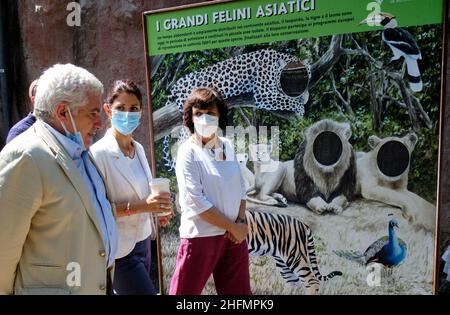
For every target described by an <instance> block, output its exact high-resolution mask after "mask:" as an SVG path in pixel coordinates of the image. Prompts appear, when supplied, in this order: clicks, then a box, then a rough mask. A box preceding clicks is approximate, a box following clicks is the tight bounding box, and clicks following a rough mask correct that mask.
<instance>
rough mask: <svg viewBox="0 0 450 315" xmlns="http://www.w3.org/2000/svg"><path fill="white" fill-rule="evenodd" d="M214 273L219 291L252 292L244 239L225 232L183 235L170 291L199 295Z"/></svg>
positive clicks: (221, 293)
mask: <svg viewBox="0 0 450 315" xmlns="http://www.w3.org/2000/svg"><path fill="white" fill-rule="evenodd" d="M211 273H212V274H213V277H214V284H215V286H216V291H217V294H218V295H251V294H252V292H251V290H250V273H249V259H248V249H247V242H246V241H245V240H244V241H243V242H242V243H241V244H238V245H236V244H234V243H233V242H232V241H230V240H229V239H228V238H227V237H225V236H224V235H219V236H208V237H198V238H191V239H188V238H182V239H181V244H180V248H179V250H178V256H177V263H176V267H175V273H174V275H173V277H172V282H171V284H170V290H169V294H170V295H199V294H201V293H202V291H203V288H204V287H205V284H206V281H208V278H209V276H210V275H211Z"/></svg>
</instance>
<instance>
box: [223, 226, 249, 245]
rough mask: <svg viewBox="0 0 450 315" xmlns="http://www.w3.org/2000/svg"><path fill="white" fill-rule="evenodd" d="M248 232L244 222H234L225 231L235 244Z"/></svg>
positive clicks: (240, 241)
mask: <svg viewBox="0 0 450 315" xmlns="http://www.w3.org/2000/svg"><path fill="white" fill-rule="evenodd" d="M247 234H248V226H247V224H245V223H234V224H233V225H232V228H231V229H230V230H229V231H227V234H226V236H227V237H228V238H229V239H230V240H231V241H232V242H234V243H235V244H241V243H242V242H243V241H244V240H245V239H246V238H247Z"/></svg>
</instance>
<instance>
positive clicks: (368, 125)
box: [143, 0, 443, 294]
mask: <svg viewBox="0 0 450 315" xmlns="http://www.w3.org/2000/svg"><path fill="white" fill-rule="evenodd" d="M442 16H443V1H439V0H384V1H383V0H377V1H369V0H367V1H362V0H339V1H331V0H293V1H281V0H271V1H262V0H252V1H245V0H244V1H214V2H207V3H203V4H199V5H190V6H184V7H179V8H172V9H168V10H159V11H153V12H146V13H144V20H143V21H144V30H145V40H146V54H147V61H148V62H147V69H148V83H149V84H148V91H149V103H150V106H151V110H150V118H151V119H150V121H151V122H152V128H151V129H152V133H151V135H150V136H151V137H152V138H153V140H154V142H153V147H152V150H151V151H152V156H151V158H152V165H153V172H155V173H156V174H157V175H158V176H160V177H168V178H170V179H171V188H172V191H173V192H174V195H177V194H176V192H177V191H178V189H177V180H176V177H175V172H174V167H175V162H176V153H177V148H178V147H179V145H180V144H181V143H183V141H186V139H187V138H188V137H189V136H190V135H189V132H188V131H187V130H186V129H185V128H183V127H182V115H181V111H182V107H183V104H184V101H185V99H186V97H187V96H188V95H189V94H190V93H191V92H192V90H193V89H195V88H198V87H214V88H216V89H217V90H219V91H220V92H221V93H222V95H223V96H224V98H225V100H226V102H227V104H228V106H229V112H228V115H229V116H228V127H227V128H226V130H222V131H221V136H224V137H227V138H228V139H230V140H231V142H232V143H233V144H234V149H235V153H236V157H237V159H238V160H239V162H240V167H241V171H242V174H243V177H244V180H245V184H246V189H247V219H248V220H249V234H248V237H247V240H248V250H249V253H250V255H251V260H250V272H251V287H252V291H253V293H254V294H315V293H320V294H431V293H432V292H433V290H434V289H435V288H434V286H433V285H435V283H434V273H433V272H434V266H435V256H434V253H435V238H436V235H437V234H436V233H437V228H436V218H437V217H438V207H437V200H438V196H437V190H438V189H437V183H438V157H439V143H440V142H439V139H440V119H441V106H442V104H440V102H441V89H442V87H441V74H442V68H441V60H442V53H443V19H442ZM224 189H227V187H224ZM178 197H179V198H182V196H178V195H177V198H178ZM177 211H178V212H179V211H183V209H180V208H178V209H177ZM178 224H179V214H178V215H177V217H176V218H175V219H174V220H173V222H172V225H171V226H170V227H168V228H166V229H164V230H162V231H161V232H162V233H161V242H160V243H161V244H160V245H161V246H160V254H161V257H162V258H161V261H160V262H161V266H162V269H163V270H164V277H162V278H161V281H162V285H163V289H164V293H165V292H167V289H168V286H169V284H170V279H171V276H172V274H173V272H174V268H175V261H176V256H177V251H178V246H179V242H180V238H179V234H178ZM204 293H205V294H214V293H215V289H214V283H213V281H212V279H211V281H209V282H208V283H207V285H206V287H205V290H204Z"/></svg>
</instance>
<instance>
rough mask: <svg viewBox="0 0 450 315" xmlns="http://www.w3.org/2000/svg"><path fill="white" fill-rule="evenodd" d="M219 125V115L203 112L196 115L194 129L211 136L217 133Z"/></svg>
mask: <svg viewBox="0 0 450 315" xmlns="http://www.w3.org/2000/svg"><path fill="white" fill-rule="evenodd" d="M218 127H219V117H216V116H211V115H208V114H203V115H201V116H200V117H198V116H195V117H194V129H195V132H196V133H197V134H199V135H200V136H202V137H206V138H209V137H211V136H212V135H213V134H214V133H216V131H217V128H218Z"/></svg>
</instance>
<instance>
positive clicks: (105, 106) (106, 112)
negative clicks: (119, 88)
mask: <svg viewBox="0 0 450 315" xmlns="http://www.w3.org/2000/svg"><path fill="white" fill-rule="evenodd" d="M141 109H142V108H141ZM103 110H104V111H105V114H106V116H107V117H108V118H111V115H112V113H111V107H109V104H108V103H104V104H103Z"/></svg>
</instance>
